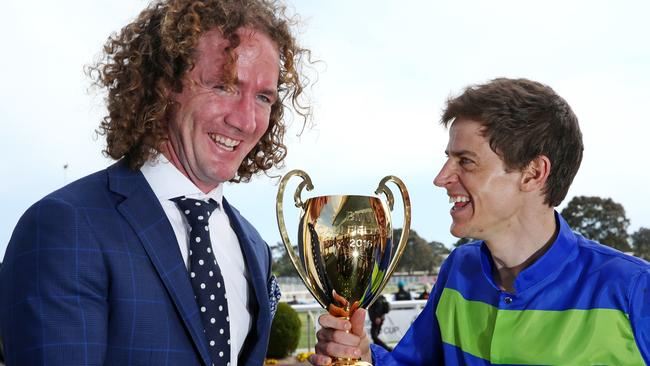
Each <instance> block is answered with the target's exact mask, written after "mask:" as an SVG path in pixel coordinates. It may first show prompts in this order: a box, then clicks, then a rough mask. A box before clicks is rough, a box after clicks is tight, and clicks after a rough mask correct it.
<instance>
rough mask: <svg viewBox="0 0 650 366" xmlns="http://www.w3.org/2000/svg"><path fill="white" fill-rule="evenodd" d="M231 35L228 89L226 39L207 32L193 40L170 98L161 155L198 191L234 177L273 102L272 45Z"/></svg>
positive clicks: (275, 66) (251, 35) (249, 35)
mask: <svg viewBox="0 0 650 366" xmlns="http://www.w3.org/2000/svg"><path fill="white" fill-rule="evenodd" d="M237 34H238V36H239V38H240V43H239V46H237V48H235V50H234V53H235V55H236V57H237V61H236V63H235V71H236V77H237V78H236V81H235V84H234V85H232V86H229V85H226V83H225V80H224V79H225V77H224V71H223V66H224V64H225V62H226V52H225V48H226V47H227V46H228V41H227V40H226V39H225V38H223V36H222V35H221V33H220V32H219V31H217V30H212V31H209V32H207V33H205V34H204V35H203V36H201V38H200V39H199V42H198V45H197V48H196V51H195V52H196V57H195V60H194V68H193V69H192V70H191V71H189V72H188V73H187V74H186V75H185V77H184V80H183V90H182V92H181V93H177V94H172V99H173V100H174V101H175V102H176V103H175V105H176V108H175V109H174V110H173V111H172V113H171V118H170V121H169V140H168V141H167V143H166V144H165V146H164V147H163V154H164V155H165V156H166V157H167V159H168V160H169V161H170V162H171V163H172V164H174V166H176V168H178V169H179V170H180V171H181V172H182V173H183V174H184V175H185V176H187V177H188V178H189V179H190V180H191V181H192V182H193V183H194V184H195V185H196V186H197V187H198V188H199V189H201V191H203V192H209V191H210V190H212V189H214V188H215V187H217V186H218V185H219V184H221V183H222V182H226V181H228V180H230V179H232V178H233V177H234V176H235V174H236V173H237V170H238V169H239V166H240V165H241V163H242V161H243V160H244V158H245V157H246V155H247V154H248V153H249V152H250V151H251V150H252V149H253V148H254V147H255V145H256V144H257V143H258V141H259V140H260V138H261V137H262V136H263V135H264V133H265V132H266V130H267V128H268V127H269V119H270V116H271V106H272V105H273V104H274V103H275V102H276V101H277V98H278V96H277V85H278V78H279V59H280V57H279V53H278V49H277V47H276V45H275V43H274V42H273V41H271V39H270V38H269V37H268V36H267V35H265V34H263V33H261V32H256V31H253V30H251V29H248V28H240V29H239V30H238V31H237Z"/></svg>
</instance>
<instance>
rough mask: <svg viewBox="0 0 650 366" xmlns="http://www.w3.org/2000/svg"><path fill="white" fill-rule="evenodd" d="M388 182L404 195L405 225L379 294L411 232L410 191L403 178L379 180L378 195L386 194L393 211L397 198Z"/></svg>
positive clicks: (376, 192)
mask: <svg viewBox="0 0 650 366" xmlns="http://www.w3.org/2000/svg"><path fill="white" fill-rule="evenodd" d="M388 182H393V183H395V185H396V186H397V188H399V191H400V194H401V195H402V202H403V203H404V227H403V228H402V235H401V236H400V238H399V243H398V244H397V248H396V249H395V255H394V256H393V258H392V259H391V262H390V264H389V265H388V269H387V270H386V276H384V280H383V281H382V282H381V285H380V286H379V289H378V291H377V294H381V292H382V291H383V290H384V287H385V286H386V284H387V283H388V280H389V279H390V276H392V275H393V272H394V271H395V268H397V262H398V261H399V259H400V257H401V256H402V254H404V250H405V249H406V243H407V242H408V236H409V232H410V231H411V199H410V198H409V192H408V191H407V190H406V185H404V182H402V180H401V179H399V178H397V177H396V176H394V175H388V176H385V177H384V179H382V180H381V181H380V182H379V186H378V187H377V190H376V191H375V194H377V195H379V194H381V193H383V194H385V195H386V199H387V200H388V207H389V208H390V210H391V211H393V203H394V201H395V199H394V197H393V192H391V191H390V189H389V188H388V187H387V186H386V183H388ZM391 236H392V233H391ZM376 299H377V298H375V299H373V301H372V302H371V303H370V304H368V307H370V305H372V303H373V302H375V300H376Z"/></svg>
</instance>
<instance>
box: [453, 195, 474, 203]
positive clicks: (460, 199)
mask: <svg viewBox="0 0 650 366" xmlns="http://www.w3.org/2000/svg"><path fill="white" fill-rule="evenodd" d="M458 202H469V197H467V196H449V203H458Z"/></svg>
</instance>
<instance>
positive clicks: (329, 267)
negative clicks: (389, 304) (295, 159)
mask: <svg viewBox="0 0 650 366" xmlns="http://www.w3.org/2000/svg"><path fill="white" fill-rule="evenodd" d="M294 176H299V177H301V178H302V179H303V181H302V182H301V183H300V184H299V185H298V187H297V188H296V192H295V194H294V202H295V206H296V207H298V208H300V209H301V212H300V219H299V224H298V241H297V248H298V253H297V254H296V251H295V250H294V248H293V245H292V244H291V241H290V239H289V235H288V234H287V229H286V225H285V221H284V210H283V200H284V191H285V188H286V185H287V182H288V181H289V179H291V178H292V177H294ZM387 182H393V183H394V184H395V185H397V187H398V188H399V191H400V193H401V196H402V200H403V206H404V227H403V230H402V235H401V237H400V240H399V243H398V244H397V245H396V246H395V245H394V244H393V227H392V222H391V211H392V209H393V203H394V198H393V194H392V192H391V191H390V190H389V189H388V187H387V186H386V183H387ZM305 188H306V189H307V190H308V191H311V190H312V189H313V188H314V187H313V184H312V182H311V178H310V177H309V176H308V175H307V173H305V172H304V171H302V170H292V171H290V172H289V173H287V174H286V175H285V176H284V177H283V178H282V180H281V181H280V186H279V188H278V195H277V200H276V214H277V219H278V228H279V230H280V235H281V237H282V241H283V243H284V246H285V248H286V250H287V253H288V254H289V258H290V259H291V262H292V263H293V266H294V267H295V268H296V271H297V272H298V275H299V276H300V278H301V279H302V281H303V282H304V284H305V286H306V287H307V289H308V290H309V292H310V293H311V294H312V295H313V296H314V298H315V299H316V300H317V301H318V302H319V303H320V305H321V306H323V307H324V308H325V309H327V311H328V312H329V313H330V314H332V315H334V316H337V317H342V318H346V319H350V317H351V316H352V314H354V312H355V310H356V309H358V308H360V307H361V308H367V307H369V306H370V305H372V303H373V302H374V301H375V299H377V297H378V296H379V295H380V294H381V291H382V290H383V289H384V287H385V286H386V284H387V283H388V279H389V278H390V275H391V274H392V273H393V271H394V270H395V268H396V267H397V262H398V260H399V258H400V257H401V255H402V253H403V252H404V249H405V248H406V242H407V239H408V234H409V230H410V223H411V203H410V199H409V195H408V191H407V190H406V187H405V186H404V183H403V182H402V181H401V180H400V179H399V178H397V177H395V176H390V175H389V176H386V177H385V178H383V179H382V180H381V181H380V183H379V186H378V188H377V189H376V190H375V194H377V195H379V194H382V193H383V194H384V195H385V196H386V199H387V202H384V201H383V200H381V199H380V198H379V197H378V196H358V195H330V196H317V197H312V198H309V199H307V200H306V201H304V202H303V201H302V199H301V197H300V195H301V193H302V190H303V189H305ZM334 365H337V366H341V365H368V363H366V362H362V361H359V360H357V359H335V361H334Z"/></svg>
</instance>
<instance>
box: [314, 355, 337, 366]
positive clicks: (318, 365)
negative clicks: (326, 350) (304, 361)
mask: <svg viewBox="0 0 650 366" xmlns="http://www.w3.org/2000/svg"><path fill="white" fill-rule="evenodd" d="M309 363H311V364H312V365H315V366H325V365H329V364H331V363H332V359H331V358H329V357H327V356H325V355H319V354H318V353H314V354H313V355H311V356H309Z"/></svg>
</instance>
